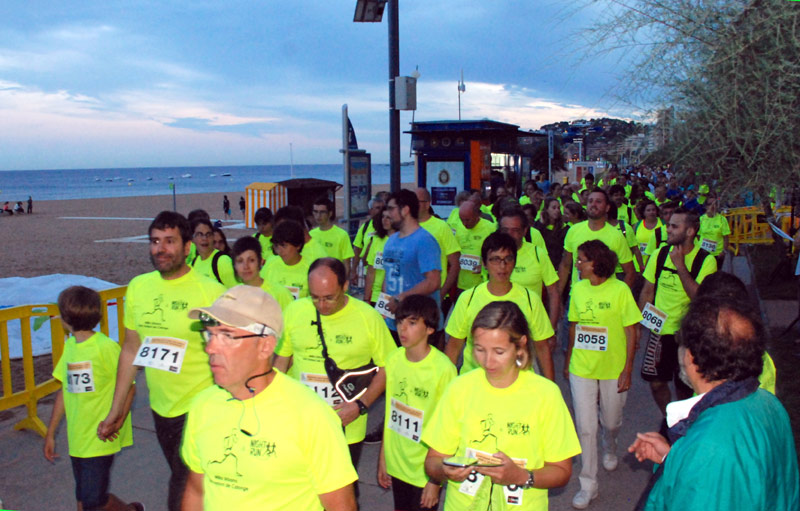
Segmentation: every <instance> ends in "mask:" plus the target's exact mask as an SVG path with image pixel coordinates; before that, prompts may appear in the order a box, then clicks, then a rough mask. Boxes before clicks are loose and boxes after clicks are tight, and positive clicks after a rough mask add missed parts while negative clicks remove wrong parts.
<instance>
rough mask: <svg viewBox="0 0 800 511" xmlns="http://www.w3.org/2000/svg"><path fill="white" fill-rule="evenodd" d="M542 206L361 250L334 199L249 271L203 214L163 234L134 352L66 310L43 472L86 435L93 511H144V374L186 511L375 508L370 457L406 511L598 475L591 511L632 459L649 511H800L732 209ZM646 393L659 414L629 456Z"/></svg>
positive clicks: (483, 208)
mask: <svg viewBox="0 0 800 511" xmlns="http://www.w3.org/2000/svg"><path fill="white" fill-rule="evenodd" d="M520 191H521V192H522V193H521V194H520V193H519V191H518V186H517V185H516V183H515V182H514V181H513V180H507V179H505V178H504V176H502V175H496V176H494V178H493V179H492V181H491V182H490V183H488V186H487V187H486V188H485V189H484V190H466V191H463V192H461V193H459V194H458V195H457V197H456V199H455V205H453V207H452V208H451V210H450V212H449V213H448V214H447V215H444V214H443V215H442V217H441V218H440V217H438V216H437V215H436V214H435V209H434V207H433V206H434V204H432V197H431V193H430V191H429V190H427V189H425V188H417V189H416V190H399V191H397V192H394V193H391V194H389V193H380V194H378V195H377V196H375V197H374V198H373V199H372V200H371V201H370V202H369V207H370V212H369V213H370V214H369V218H368V219H367V220H366V221H365V222H364V223H363V224H362V225H361V226H360V227H359V228H358V231H357V232H356V234H355V237H354V239H353V240H352V241H351V237H350V236H349V235H348V233H347V232H346V231H344V230H343V229H341V228H340V227H339V226H338V225H336V221H335V215H334V203H333V202H332V201H331V200H330V199H329V198H328V197H321V198H319V199H317V200H315V201H314V203H313V206H312V208H311V210H310V213H311V215H310V217H311V218H312V219H313V221H311V220H310V219H309V215H308V214H307V213H309V212H308V211H304V210H303V209H302V208H300V207H298V206H285V207H282V208H280V209H279V210H277V211H275V212H273V211H271V210H270V209H268V208H260V209H258V210H257V211H256V212H255V215H254V219H253V220H254V223H255V225H256V232H255V233H253V235H252V236H245V237H241V238H239V239H237V240H236V241H235V243H233V245H232V246H229V245H228V242H227V239H226V236H225V233H224V232H223V230H222V229H220V228H215V227H214V225H213V223H212V222H211V220H210V218H209V216H208V214H207V213H206V212H205V211H202V210H197V211H193V212H191V213H190V214H189V215H188V218H184V217H183V216H182V215H180V214H178V213H174V212H169V211H165V212H161V213H159V214H158V215H157V216H156V218H155V219H154V220H153V222H152V224H151V225H150V227H149V230H148V235H149V243H150V245H149V246H150V259H151V261H152V263H153V267H154V270H155V271H153V272H151V273H147V274H143V275H140V276H137V277H135V278H134V279H133V280H132V281H131V282H130V284H129V286H128V290H127V295H126V297H125V315H124V321H125V332H124V335H123V338H122V339H120V341H124V343H122V345H121V347H120V346H119V345H117V343H115V342H113V341H112V340H109V339H108V338H106V337H105V336H103V335H102V334H99V333H96V332H95V328H96V325H97V323H98V321H99V315H98V314H99V312H97V311H99V301H98V300H99V299H98V298H97V297H96V293H93V292H92V291H91V290H86V289H85V288H69V289H67V290H65V291H64V292H63V293H62V296H61V297H59V308H60V310H61V314H62V320H63V322H64V324H65V326H66V327H67V329H68V330H70V331H71V332H72V333H73V337H71V338H70V339H69V340H68V342H67V344H66V346H65V348H64V354H63V356H62V358H61V360H60V361H59V362H58V365H57V367H56V369H55V370H54V373H53V374H54V376H55V377H56V379H58V380H60V381H61V382H62V391H61V392H60V393H59V395H58V396H59V397H58V398H57V401H56V405H55V407H54V410H53V417H52V420H51V422H50V427H49V429H48V434H47V438H46V441H45V448H44V453H45V456H46V457H47V458H48V459H50V460H52V459H54V457H55V432H56V429H57V427H58V424H59V422H60V419H61V418H62V416H64V415H66V417H67V424H68V440H69V453H70V456H71V458H72V464H73V472H74V475H75V481H76V497H77V500H78V502H79V505H82V506H83V509H85V510H86V509H132V510H136V509H142V505H141V504H140V503H138V502H133V503H130V504H125V503H124V502H123V501H122V500H121V499H119V498H117V497H116V496H113V495H111V494H110V493H108V487H109V485H108V481H109V473H110V467H111V460H112V459H113V455H114V453H116V452H118V451H119V449H120V448H121V447H125V446H127V445H130V444H131V442H132V440H131V437H130V432H131V430H130V413H129V411H130V406H131V402H132V399H133V394H134V392H135V383H134V381H135V379H136V378H135V377H136V374H137V372H138V369H139V368H141V367H145V376H146V378H147V385H148V389H149V399H150V406H151V408H152V414H153V419H154V423H155V430H156V436H157V438H158V442H159V445H160V446H161V449H162V451H163V454H164V456H165V458H166V461H167V463H168V464H169V467H170V474H171V475H170V479H169V482H168V483H164V484H167V485H168V488H169V496H168V503H167V506H166V507H167V508H168V509H170V510H178V509H183V510H194V509H261V508H264V509H280V510H298V509H303V510H322V509H325V510H328V511H331V510H336V511H344V510H355V509H358V506H359V504H358V497H359V488H358V473H357V472H356V467H358V464H359V460H360V458H361V453H362V449H363V445H364V444H365V443H372V442H374V443H380V444H381V449H380V455H379V460H378V467H377V482H378V484H379V485H380V486H382V487H384V488H391V490H392V497H391V498H392V499H393V502H392V505H393V509H395V510H433V509H438V508H439V506H440V499H442V500H444V507H443V509H445V510H447V511H462V510H467V509H481V510H484V509H492V510H509V511H510V510H517V509H519V510H546V509H548V490H549V489H550V488H557V487H561V486H564V485H566V484H567V483H568V482H569V480H570V478H571V476H572V472H573V465H574V461H577V460H580V461H579V464H578V465H577V467H578V468H576V470H579V476H578V480H579V483H580V488H579V490H578V491H577V492H576V493H575V494H574V495H573V498H572V506H573V507H574V508H576V509H585V508H588V507H589V506H590V505H591V504H592V502H593V501H594V500H595V499H597V498H598V496H600V495H601V493H600V485H599V482H598V471H599V467H600V466H602V468H603V470H605V471H607V472H613V471H615V470H616V469H617V468H618V465H619V461H620V456H621V455H622V454H623V453H624V451H625V449H626V448H627V451H628V452H631V453H633V455H634V456H635V457H636V459H638V460H639V461H645V460H649V461H652V462H653V463H654V464H655V470H654V473H653V476H652V478H651V480H650V482H649V483H648V485H647V487H645V488H630V489H629V491H630V495H629V498H630V501H631V502H635V501H638V503H637V504H636V509H646V510H687V509H703V510H704V511H706V510H712V509H720V510H721V509H747V510H796V509H798V508H799V507H800V483H799V482H798V468H797V456H796V451H795V445H794V440H793V436H792V431H791V428H790V425H789V420H788V416H787V414H786V411H785V410H784V408H783V406H782V404H781V403H780V401H779V400H778V399H777V398H776V397H775V396H774V392H775V377H776V375H775V366H774V364H773V362H772V360H771V358H770V357H769V355H768V354H767V353H766V350H765V341H766V338H767V331H766V329H765V326H764V324H763V323H762V319H761V316H760V314H759V312H758V308H757V305H756V304H755V303H753V300H752V299H751V298H750V297H749V295H748V291H747V288H746V287H745V285H744V284H743V283H742V281H741V280H739V279H738V278H737V277H735V276H734V275H732V274H730V273H726V272H723V271H719V270H720V268H721V267H722V265H723V264H724V262H725V258H726V254H728V252H729V245H728V236H729V234H730V230H729V227H728V223H727V221H726V220H725V218H724V217H723V216H722V214H721V213H720V211H719V204H718V201H717V197H716V195H715V193H714V190H713V188H712V187H711V186H710V185H709V184H702V183H691V184H690V185H688V186H680V185H679V183H678V182H677V180H676V179H675V177H674V176H672V175H670V173H669V171H668V170H660V169H648V168H635V169H629V170H628V171H627V172H622V173H621V172H618V171H616V170H611V171H610V172H608V173H607V174H606V175H604V176H602V177H601V178H600V179H598V180H597V182H595V176H593V175H591V174H589V175H586V176H583V178H582V179H581V181H580V183H574V184H564V185H560V184H558V183H548V182H546V181H545V180H543V179H540V180H538V181H534V180H530V181H527V182H525V183H523V184H522V186H521V190H520ZM437 206H438V205H437ZM223 210H224V212H225V214H226V215H230V203H229V201H228V200H227V196H226V197H225V199H224V203H223ZM355 288H363V298H359V297H357V296H356V295H355V293H352V294H351V293H350V291H351V290H353V289H355ZM359 294H360V293H359ZM640 349H642V350H643V356H642V363H641V364H640V365H639V366H638V367H635V364H634V361H635V359H636V354H637V351H638V350H640ZM558 351H560V352H561V353H563V355H564V357H563V358H564V363H563V366H561V367H556V366H555V363H554V357H553V354H554V353H557V352H558ZM557 360H560V358H559V359H557ZM559 380H561V381H564V382H566V383H568V386H569V392H568V393H569V395H568V396H564V395H562V392H561V390H560V389H559V387H558V386H557V385H556V384H555V382H556V381H559ZM643 382H644V383H643ZM633 385H647V386H648V387H649V388H650V391H651V393H652V396H653V399H654V401H655V403H656V405H657V409H658V411H659V412H658V413H656V414H654V415H653V417H652V420H651V422H650V425H651V426H652V427H653V431H650V432H641V433H639V434H637V438H636V440H635V441H634V442H633V443H632V444H631V445H629V446H623V447H622V448H620V447H619V446H618V445H617V434H618V432H619V430H620V427H621V425H622V422H623V418H624V415H625V413H624V408H625V405H626V399H627V395H628V391H629V390H630V389H631V387H632V386H633ZM565 397H566V398H568V399H569V401H570V403H571V407H568V406H567V399H565ZM368 414H378V415H379V416H380V417H381V418H382V425H381V427H380V428H378V429H377V430H375V431H368V430H367V415H368ZM598 438H599V441H598ZM98 474H99V475H98ZM142 490H143V491H146V488H142ZM443 491H444V493H443ZM387 498H389V497H387ZM601 504H602V498H601V499H600V502H598V503H597V504H596V505H598V508H599V509H601V508H603V507H602V505H601ZM115 506H116V507H115ZM361 508H362V509H364V506H363V505H362V506H361Z"/></svg>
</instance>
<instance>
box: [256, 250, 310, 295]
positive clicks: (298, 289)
mask: <svg viewBox="0 0 800 511" xmlns="http://www.w3.org/2000/svg"><path fill="white" fill-rule="evenodd" d="M309 266H311V263H309V262H308V259H306V256H305V255H302V254H301V256H300V262H298V263H297V264H293V265H291V266H289V265H287V264H286V263H284V262H283V259H281V258H280V257H278V256H275V257H273V258H272V259H270V260H269V261H267V263H266V264H265V265H264V267H263V268H261V272H259V275H260V276H261V278H263V279H264V280H268V281H270V282H271V283H273V284H280V285H281V286H283V287H285V288H286V289H287V290H288V291H289V293H291V295H292V296H293V297H294V298H295V299H297V298H303V297H305V296H308V267H309Z"/></svg>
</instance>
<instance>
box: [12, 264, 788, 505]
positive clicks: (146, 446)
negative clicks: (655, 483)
mask: <svg viewBox="0 0 800 511" xmlns="http://www.w3.org/2000/svg"><path fill="white" fill-rule="evenodd" d="M734 269H735V271H736V273H738V274H740V275H741V276H742V277H744V279H745V281H746V282H748V283H749V282H750V280H751V279H750V278H749V275H748V273H749V272H748V267H747V264H746V260H744V258H737V259H736V261H734ZM768 305H769V306H768V307H764V308H765V309H766V310H767V311H768V312H769V319H770V321H772V322H774V323H775V324H783V325H786V324H788V323H789V322H791V320H792V319H793V318H794V316H795V314H796V313H797V305H796V303H795V302H788V303H787V304H783V303H781V304H776V303H772V302H770V303H769V304H768ZM641 352H642V350H641V349H640V350H639V354H638V356H637V364H636V370H637V371H638V368H639V367H640V363H641ZM562 367H563V357H562V356H561V355H560V354H558V355H557V356H556V368H557V371H556V373H557V374H559V375H560V374H561V370H560V368H562ZM637 374H638V373H637ZM139 380H140V381H141V382H142V384H141V385H140V387H141V388H140V390H139V393H138V394H137V397H136V401H135V403H134V408H133V425H134V446H133V447H132V448H128V449H126V450H124V451H123V452H122V453H121V454H119V455H118V456H117V459H116V461H115V464H114V468H113V470H112V478H111V491H112V492H114V493H115V494H117V495H118V496H119V497H120V498H122V499H123V500H128V501H130V500H139V501H141V502H143V503H144V504H145V505H146V506H147V508H148V509H149V510H150V511H157V510H163V509H165V502H166V498H167V495H166V493H167V492H166V488H167V480H168V469H167V465H166V463H165V461H164V457H163V456H162V454H161V451H160V449H159V446H158V443H157V441H156V438H155V432H154V429H153V419H152V416H151V415H150V410H149V408H148V406H147V391H146V388H145V385H144V378H140V379H139ZM558 383H559V385H560V386H561V390H562V392H563V393H564V396H565V397H566V398H567V402H568V403H569V389H568V387H567V385H566V384H565V382H564V380H563V378H562V377H559V380H558ZM51 407H52V398H49V399H46V400H45V401H44V402H42V403H40V406H39V416H40V417H41V418H42V420H43V421H45V423H47V421H48V420H49V417H50V409H51ZM376 411H377V410H376ZM22 413H23V409H22V408H17V409H15V410H13V411H10V412H6V413H5V414H3V415H2V416H0V473H2V475H3V476H2V478H0V499H2V501H3V503H4V506H5V507H4V508H5V509H16V510H25V511H48V510H63V509H73V508H74V507H73V502H74V496H73V495H74V494H73V479H72V470H71V467H70V463H69V457H68V456H67V445H66V428H65V427H64V426H63V425H62V427H61V430H60V432H59V434H58V437H57V449H58V451H57V452H59V453H60V454H61V458H59V459H58V460H57V461H56V463H55V464H50V463H49V462H47V461H46V460H45V459H44V457H43V456H42V454H41V453H42V444H43V440H42V439H41V438H40V437H39V436H38V435H36V434H34V433H32V432H30V431H14V430H13V424H14V422H16V420H18V418H19V417H21V416H22ZM375 419H376V417H373V418H372V420H371V422H374V420H375ZM659 422H660V417H659V413H658V410H657V408H656V406H655V404H654V403H653V400H652V398H651V397H650V393H649V389H648V387H647V386H646V384H645V382H643V381H642V380H641V379H640V378H639V377H638V376H637V377H636V378H634V385H633V387H632V388H631V390H630V394H629V397H628V402H627V404H626V406H625V419H624V422H623V426H622V430H621V431H620V435H619V441H620V447H621V448H620V450H619V452H618V454H619V455H620V456H621V457H620V464H619V467H618V468H617V470H616V471H615V472H612V473H607V472H605V471H604V470H603V469H602V467H601V468H600V469H599V483H600V494H599V497H598V498H597V499H596V500H595V501H593V503H592V505H591V506H590V508H589V509H595V510H625V509H632V508H633V506H634V504H635V502H636V500H637V499H638V497H639V494H640V493H641V490H642V489H643V488H644V486H645V484H646V482H647V480H648V478H649V476H650V473H651V470H652V465H651V464H650V463H644V464H640V463H637V462H636V460H635V459H634V458H633V457H632V456H631V455H628V454H627V452H625V451H624V449H625V448H626V447H627V446H628V445H629V444H630V443H631V442H632V441H633V440H634V438H635V435H636V432H637V431H650V430H654V429H657V428H658V425H659ZM378 449H379V446H377V445H368V446H365V449H364V453H363V455H362V460H361V464H360V466H359V467H358V472H359V474H360V481H361V499H360V504H361V509H362V510H365V511H391V510H392V509H393V505H392V499H391V494H390V493H388V492H385V491H384V490H383V489H381V488H380V487H378V485H377V483H376V481H375V472H376V463H377V458H378ZM579 470H580V465H579V462H578V461H576V462H575V465H574V468H573V475H572V479H571V480H570V482H569V484H567V485H566V487H564V488H560V489H557V490H552V491H551V492H550V509H551V510H555V511H561V510H564V511H566V510H569V509H572V506H571V501H572V497H573V495H574V494H575V492H577V490H578V489H579V485H578V477H577V474H578V471H579ZM298 511H299V510H298Z"/></svg>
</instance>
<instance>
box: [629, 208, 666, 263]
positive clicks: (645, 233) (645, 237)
mask: <svg viewBox="0 0 800 511" xmlns="http://www.w3.org/2000/svg"><path fill="white" fill-rule="evenodd" d="M662 225H664V224H662V223H661V219H660V218H656V225H655V227H653V228H652V229H648V228H647V227H646V226H645V225H644V220H642V221H641V222H639V223H638V224H636V242H637V243H638V244H639V252H641V253H642V257H643V258H645V259H644V262H645V264H647V256H646V255H645V253H646V252H647V243H648V242H649V241H650V237H651V236H654V235H653V232H654V231H655V230H656V229H659V228H660V227H661V226H662ZM666 239H667V237H666V236H664V241H666Z"/></svg>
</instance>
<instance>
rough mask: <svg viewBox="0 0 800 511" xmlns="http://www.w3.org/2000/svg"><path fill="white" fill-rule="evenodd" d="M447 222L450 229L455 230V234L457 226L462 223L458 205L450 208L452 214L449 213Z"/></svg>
mask: <svg viewBox="0 0 800 511" xmlns="http://www.w3.org/2000/svg"><path fill="white" fill-rule="evenodd" d="M445 223H447V225H449V226H450V229H452V230H453V234H455V230H456V227H457V226H458V224H460V223H461V217H459V216H458V206H456V207H454V208H453V209H451V210H450V214H449V215H447V220H445Z"/></svg>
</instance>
